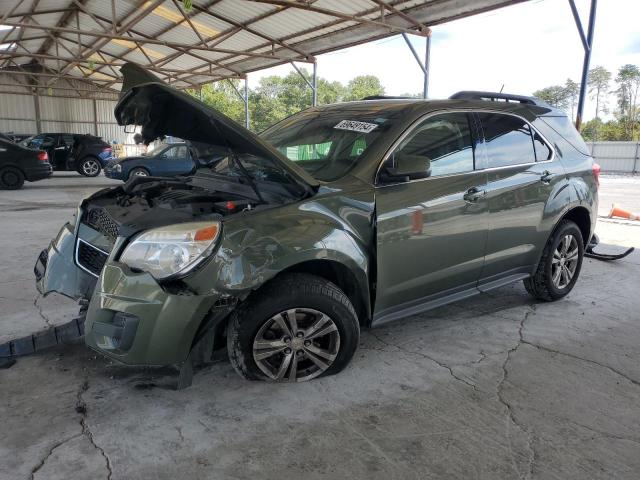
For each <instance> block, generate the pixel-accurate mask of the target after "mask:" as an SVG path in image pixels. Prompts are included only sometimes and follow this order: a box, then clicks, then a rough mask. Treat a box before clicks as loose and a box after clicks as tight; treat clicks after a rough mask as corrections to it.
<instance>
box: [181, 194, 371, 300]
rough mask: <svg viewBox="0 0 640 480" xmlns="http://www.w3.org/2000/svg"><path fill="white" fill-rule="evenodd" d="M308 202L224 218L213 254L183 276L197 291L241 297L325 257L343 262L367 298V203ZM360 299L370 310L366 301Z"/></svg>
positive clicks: (368, 240) (369, 216)
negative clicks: (329, 204)
mask: <svg viewBox="0 0 640 480" xmlns="http://www.w3.org/2000/svg"><path fill="white" fill-rule="evenodd" d="M312 203H315V202H310V203H303V204H298V205H290V206H283V207H279V208H275V209H271V210H268V211H264V212H259V213H258V212H256V213H255V214H253V215H251V216H248V217H247V218H246V219H245V220H239V221H235V222H234V221H229V222H225V224H224V225H223V239H222V241H221V244H220V246H219V248H218V250H217V252H216V254H215V255H214V256H213V257H212V258H211V259H210V260H209V262H208V264H207V265H205V266H204V267H203V268H201V269H200V270H199V271H198V272H195V273H194V274H193V275H191V276H190V277H189V278H188V279H185V282H187V283H188V284H189V286H190V287H191V288H192V289H194V290H195V291H198V292H205V291H211V290H213V291H215V292H217V293H223V294H225V295H228V296H233V297H237V298H241V299H242V298H245V297H246V296H247V295H248V294H249V293H250V292H251V291H252V290H256V289H258V288H259V287H261V286H262V285H263V284H264V283H265V282H267V281H268V280H270V279H272V278H273V277H275V276H276V275H278V274H279V273H281V272H283V271H285V270H287V269H289V268H291V267H294V266H296V265H298V264H300V263H303V262H307V261H312V260H327V261H332V262H337V263H340V264H341V265H343V266H345V267H347V268H348V269H349V271H350V272H352V273H353V275H354V276H355V278H356V279H357V282H358V286H357V288H358V290H360V292H361V293H362V295H363V296H362V298H364V299H368V298H369V278H370V268H371V267H370V258H371V257H372V253H371V252H372V239H373V230H372V228H368V229H367V228H363V227H362V225H363V224H364V223H365V222H364V220H363V218H364V217H366V218H369V219H370V218H371V215H370V212H369V213H367V209H368V207H364V206H363V208H362V209H359V208H354V205H353V202H351V204H349V205H345V204H341V206H340V207H339V208H338V209H336V208H328V207H326V206H322V205H319V204H315V205H311V204H312ZM336 210H339V211H340V214H337V213H334V212H336ZM371 211H372V208H371ZM345 212H346V213H345ZM345 217H348V218H350V220H345ZM356 218H357V219H358V220H362V221H361V222H359V221H357V220H356ZM354 225H361V226H360V227H354ZM369 234H370V237H369ZM365 303H367V305H366V308H367V310H368V311H369V309H370V305H369V302H368V301H367V302H365Z"/></svg>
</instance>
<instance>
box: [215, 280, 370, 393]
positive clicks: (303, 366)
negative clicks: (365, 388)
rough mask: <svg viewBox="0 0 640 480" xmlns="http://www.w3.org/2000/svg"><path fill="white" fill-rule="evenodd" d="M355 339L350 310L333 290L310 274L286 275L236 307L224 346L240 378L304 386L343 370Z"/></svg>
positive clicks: (357, 332)
mask: <svg viewBox="0 0 640 480" xmlns="http://www.w3.org/2000/svg"><path fill="white" fill-rule="evenodd" d="M359 337H360V329H359V326H358V319H357V316H356V313H355V310H354V309H353V306H352V305H351V302H350V301H349V299H348V298H347V296H346V295H345V294H344V293H343V292H342V291H341V290H340V289H339V288H338V287H337V286H335V285H334V284H332V283H331V282H329V281H327V280H324V279H323V278H320V277H316V276H313V275H307V274H291V275H286V276H284V277H282V278H280V279H276V280H274V281H273V282H271V283H270V284H267V285H266V286H265V287H264V288H263V289H262V290H260V291H258V292H256V293H255V294H254V295H252V296H251V297H250V298H249V299H248V300H247V301H246V302H245V303H243V304H242V305H240V306H239V307H238V308H237V309H236V311H235V312H234V313H233V314H232V317H231V319H230V320H229V329H228V333H227V348H228V352H229V358H230V360H231V364H232V365H233V367H234V368H235V369H236V371H237V372H238V373H239V374H240V375H241V376H243V377H244V378H247V379H249V380H265V381H273V382H304V381H307V380H311V379H313V378H316V377H320V376H323V375H331V374H334V373H337V372H339V371H340V370H342V369H343V368H344V367H346V365H347V364H348V363H349V361H350V360H351V358H352V357H353V354H354V353H355V351H356V348H357V346H358V339H359Z"/></svg>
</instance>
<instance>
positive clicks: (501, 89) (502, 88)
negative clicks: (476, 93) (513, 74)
mask: <svg viewBox="0 0 640 480" xmlns="http://www.w3.org/2000/svg"><path fill="white" fill-rule="evenodd" d="M503 90H504V83H503V84H502V87H501V88H500V93H502V91H503Z"/></svg>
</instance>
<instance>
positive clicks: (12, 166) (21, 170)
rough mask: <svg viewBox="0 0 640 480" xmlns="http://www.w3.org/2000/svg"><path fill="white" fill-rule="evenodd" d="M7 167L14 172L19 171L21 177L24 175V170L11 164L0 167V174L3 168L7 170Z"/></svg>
mask: <svg viewBox="0 0 640 480" xmlns="http://www.w3.org/2000/svg"><path fill="white" fill-rule="evenodd" d="M9 167H10V168H15V169H16V170H19V171H20V173H22V175H25V173H24V170H23V169H22V168H21V167H20V166H19V165H14V164H13V163H10V164H9V165H2V166H1V167H0V172H1V171H2V170H4V169H5V168H9Z"/></svg>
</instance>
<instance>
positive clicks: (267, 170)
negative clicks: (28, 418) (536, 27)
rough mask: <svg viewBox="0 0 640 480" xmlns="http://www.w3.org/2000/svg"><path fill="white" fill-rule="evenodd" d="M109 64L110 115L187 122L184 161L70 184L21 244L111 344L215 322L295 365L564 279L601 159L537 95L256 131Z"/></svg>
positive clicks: (165, 344) (188, 339)
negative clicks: (160, 170) (464, 306)
mask: <svg viewBox="0 0 640 480" xmlns="http://www.w3.org/2000/svg"><path fill="white" fill-rule="evenodd" d="M122 70H123V76H124V84H123V90H122V94H121V97H120V100H119V102H118V104H117V106H116V109H115V116H116V119H117V121H118V123H119V124H120V125H137V126H139V127H140V128H141V134H142V136H143V137H144V139H145V141H146V142H151V141H153V140H155V139H157V138H162V137H163V136H167V135H172V136H176V137H180V138H183V139H185V140H186V141H187V142H189V145H190V148H191V150H192V157H193V158H194V159H196V162H195V163H194V170H193V172H192V173H191V174H190V175H189V176H179V177H171V178H161V177H150V176H147V177H134V178H132V179H130V180H129V181H128V182H126V183H125V184H124V185H122V186H118V187H114V188H107V189H104V190H101V191H99V192H97V193H95V194H94V195H92V196H90V197H89V198H87V199H85V200H83V201H82V203H81V204H80V205H79V207H78V211H77V214H76V216H75V220H74V221H72V222H70V223H68V224H66V225H65V226H64V227H63V228H62V230H61V231H60V233H59V234H58V236H57V237H56V238H55V239H54V240H53V241H52V243H51V245H50V246H49V248H48V249H46V250H44V251H43V252H42V253H41V255H40V256H39V258H38V260H37V263H36V267H35V273H36V279H37V285H38V289H39V291H40V292H41V293H42V294H45V295H46V294H48V293H50V292H52V291H56V292H59V293H62V294H64V295H67V296H69V297H72V298H74V299H78V300H79V301H80V302H81V303H82V304H83V305H85V307H84V308H85V309H86V324H85V340H86V343H87V345H89V347H91V348H93V349H95V350H96V351H98V352H100V353H102V354H104V355H106V356H108V357H109V358H112V359H114V360H118V361H120V362H123V363H125V364H129V365H178V366H180V365H186V364H192V363H193V362H195V361H196V357H197V359H198V360H207V359H208V358H210V357H211V354H212V352H213V350H214V349H216V348H218V347H221V346H224V345H225V342H226V346H227V349H228V354H229V357H230V359H231V362H232V364H233V366H234V367H235V369H236V370H237V371H238V372H239V373H240V374H241V375H242V376H244V377H245V378H249V379H256V380H274V381H303V380H309V379H312V378H314V377H318V376H320V375H327V374H331V373H336V372H338V371H340V370H341V369H343V368H344V367H345V366H346V365H347V364H348V363H349V361H350V360H351V358H352V357H353V355H354V352H355V350H356V348H357V346H358V339H359V332H360V328H361V327H371V326H376V325H380V324H382V323H385V322H389V321H392V320H396V319H400V318H402V317H406V316H409V315H413V314H417V313H420V312H423V311H425V310H427V309H430V308H434V307H437V306H440V305H443V304H446V303H449V302H452V301H455V300H459V299H462V298H466V297H469V296H471V295H474V294H477V293H480V292H485V291H488V290H491V289H495V288H497V287H500V286H503V285H505V284H508V283H511V282H515V281H519V280H523V281H524V284H525V286H526V289H527V290H528V291H529V292H530V293H531V294H533V295H534V296H535V297H537V298H539V299H542V300H546V301H551V300H556V299H559V298H561V297H563V296H564V295H566V294H567V293H569V291H571V289H572V288H573V286H574V285H575V283H576V280H577V278H578V275H579V273H580V267H581V264H582V258H583V253H584V249H585V245H586V244H587V242H588V241H589V239H590V237H591V235H592V232H593V229H594V224H595V220H596V215H595V212H596V208H597V185H598V178H597V168H594V163H593V160H592V158H591V157H590V155H589V152H588V150H587V147H586V146H585V144H584V142H583V141H582V139H581V138H580V136H579V134H578V133H577V132H576V130H575V129H574V128H573V126H572V125H571V122H570V121H569V120H568V118H567V117H566V116H565V115H564V114H563V113H562V112H559V111H557V110H555V109H553V108H551V107H549V106H548V105H546V104H544V103H542V102H540V101H539V100H537V99H532V98H529V97H519V96H514V95H506V94H492V93H486V92H484V93H483V92H461V93H459V94H456V95H454V97H452V98H451V99H448V100H441V101H422V100H410V99H372V100H364V101H359V102H349V103H342V104H336V105H326V106H322V107H316V108H311V109H308V110H305V111H303V112H301V113H298V114H296V115H293V116H292V117H289V118H287V119H285V120H283V121H281V122H280V123H278V124H276V125H274V126H273V127H271V128H269V129H268V130H267V131H265V132H263V133H262V134H261V135H259V136H257V135H255V134H253V133H251V132H250V131H248V130H247V129H245V128H243V127H241V126H240V125H238V124H236V123H235V122H233V121H231V120H230V119H228V118H227V117H225V116H224V115H222V114H220V113H219V112H217V111H215V110H213V109H211V108H209V107H207V106H205V105H204V104H202V103H201V102H199V101H197V100H196V99H194V98H192V97H191V96H189V95H187V94H186V93H183V92H180V91H177V90H174V89H172V88H171V87H169V86H167V85H165V84H164V83H162V82H161V81H160V80H159V79H157V78H156V77H154V76H153V75H151V74H149V73H148V72H146V71H145V70H143V69H141V68H140V67H138V66H136V65H132V64H127V65H125V66H124V67H123V69H122ZM499 100H501V101H499ZM596 167H597V166H596Z"/></svg>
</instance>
